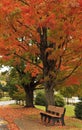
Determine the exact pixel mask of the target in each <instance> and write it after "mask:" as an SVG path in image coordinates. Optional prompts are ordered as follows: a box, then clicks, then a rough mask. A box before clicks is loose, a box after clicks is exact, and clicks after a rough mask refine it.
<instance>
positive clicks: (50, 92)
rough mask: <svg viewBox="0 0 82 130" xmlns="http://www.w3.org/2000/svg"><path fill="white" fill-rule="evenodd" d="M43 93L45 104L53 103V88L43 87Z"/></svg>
mask: <svg viewBox="0 0 82 130" xmlns="http://www.w3.org/2000/svg"><path fill="white" fill-rule="evenodd" d="M45 95H46V100H47V105H55V101H54V89H51V87H50V88H47V87H45Z"/></svg>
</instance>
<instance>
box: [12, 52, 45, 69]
mask: <svg viewBox="0 0 82 130" xmlns="http://www.w3.org/2000/svg"><path fill="white" fill-rule="evenodd" d="M14 55H16V56H18V57H19V58H21V59H23V60H25V61H27V62H28V63H30V64H32V65H35V66H37V67H38V68H39V69H41V70H43V68H42V67H41V66H39V65H37V64H36V63H33V62H31V61H29V60H28V59H26V58H24V57H22V56H20V55H18V54H17V53H14Z"/></svg>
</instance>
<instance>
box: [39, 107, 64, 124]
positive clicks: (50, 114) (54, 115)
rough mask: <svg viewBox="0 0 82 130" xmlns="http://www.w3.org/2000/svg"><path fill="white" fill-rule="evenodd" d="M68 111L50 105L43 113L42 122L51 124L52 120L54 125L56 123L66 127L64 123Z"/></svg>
mask: <svg viewBox="0 0 82 130" xmlns="http://www.w3.org/2000/svg"><path fill="white" fill-rule="evenodd" d="M65 111H66V109H65V108H64V107H57V106H52V105H49V106H48V108H47V110H46V112H45V111H44V112H41V113H40V115H41V120H42V121H44V122H46V121H47V122H48V123H50V121H51V120H52V123H53V125H54V124H55V123H57V122H58V123H61V124H62V126H63V125H65V122H64V115H65Z"/></svg>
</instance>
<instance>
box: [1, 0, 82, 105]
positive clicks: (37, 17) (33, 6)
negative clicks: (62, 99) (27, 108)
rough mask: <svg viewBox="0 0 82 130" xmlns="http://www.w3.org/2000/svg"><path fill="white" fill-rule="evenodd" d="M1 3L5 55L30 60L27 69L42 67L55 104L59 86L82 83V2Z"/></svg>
mask: <svg viewBox="0 0 82 130" xmlns="http://www.w3.org/2000/svg"><path fill="white" fill-rule="evenodd" d="M0 3H1V5H0V8H1V11H0V12H1V16H0V19H1V22H0V24H1V34H0V37H1V38H0V41H1V42H0V48H1V49H0V51H1V55H3V57H2V58H6V60H8V59H12V57H13V56H18V57H20V58H22V59H23V60H25V61H27V65H26V69H25V71H32V67H34V66H36V67H37V68H39V69H41V71H42V80H43V82H44V87H45V93H46V98H47V102H48V104H54V88H55V87H56V86H57V85H59V84H61V83H62V82H65V81H66V83H67V84H68V83H71V84H74V83H77V84H79V82H80V79H81V75H82V66H81V65H82V21H81V19H82V1H81V0H70V1H69V0H12V1H11V0H7V1H5V0H1V2H0ZM21 41H22V42H21ZM2 49H3V50H2ZM67 79H68V81H69V82H68V81H67Z"/></svg>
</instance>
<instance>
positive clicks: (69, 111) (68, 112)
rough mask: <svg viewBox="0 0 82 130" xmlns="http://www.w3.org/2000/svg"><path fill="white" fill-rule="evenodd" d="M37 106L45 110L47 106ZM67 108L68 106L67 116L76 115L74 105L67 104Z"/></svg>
mask: <svg viewBox="0 0 82 130" xmlns="http://www.w3.org/2000/svg"><path fill="white" fill-rule="evenodd" d="M35 107H36V108H38V109H41V110H43V111H45V107H44V106H39V105H35ZM65 108H66V113H65V115H66V116H69V117H74V116H75V114H74V108H75V106H73V105H66V106H65Z"/></svg>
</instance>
